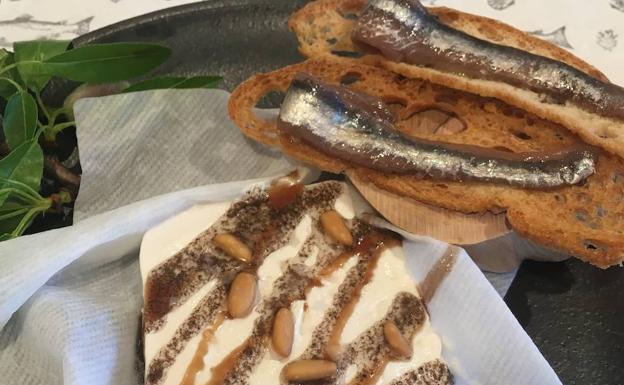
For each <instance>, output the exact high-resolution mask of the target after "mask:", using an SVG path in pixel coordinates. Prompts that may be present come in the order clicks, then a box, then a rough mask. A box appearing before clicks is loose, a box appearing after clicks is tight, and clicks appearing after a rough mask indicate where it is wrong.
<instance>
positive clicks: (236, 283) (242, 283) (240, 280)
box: [227, 273, 257, 318]
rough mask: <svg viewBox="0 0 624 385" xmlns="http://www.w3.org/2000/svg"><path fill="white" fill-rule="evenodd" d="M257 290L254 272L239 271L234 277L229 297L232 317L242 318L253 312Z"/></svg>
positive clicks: (229, 310)
mask: <svg viewBox="0 0 624 385" xmlns="http://www.w3.org/2000/svg"><path fill="white" fill-rule="evenodd" d="M256 290H257V282H256V277H255V276H253V275H252V274H249V273H239V274H238V275H237V276H236V277H235V278H234V280H233V281H232V285H230V292H229V293H228V297H227V307H228V312H229V313H230V316H231V317H232V318H242V317H245V316H247V315H248V314H249V313H251V309H252V308H253V305H254V300H255V299H256Z"/></svg>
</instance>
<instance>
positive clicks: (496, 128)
mask: <svg viewBox="0 0 624 385" xmlns="http://www.w3.org/2000/svg"><path fill="white" fill-rule="evenodd" d="M299 72H306V73H309V74H312V75H313V76H317V77H319V78H320V79H322V80H324V81H326V82H329V83H333V84H340V83H341V80H343V79H345V78H347V77H349V78H354V77H355V78H357V79H358V80H357V81H355V82H354V83H351V84H350V85H349V87H350V88H352V89H354V90H356V91H359V92H365V93H367V94H370V95H373V96H376V97H379V98H381V99H382V100H384V101H386V102H387V103H390V104H391V105H393V106H394V107H397V108H396V114H397V118H398V120H399V122H398V128H399V129H401V130H403V131H404V132H405V133H406V134H408V135H412V136H414V137H418V138H425V139H432V140H441V141H447V142H452V143H466V144H473V145H479V146H484V147H498V148H505V149H508V150H511V151H514V152H521V151H556V150H560V149H563V148H567V147H569V146H572V145H574V144H578V143H579V142H580V141H579V139H578V138H577V137H576V136H575V135H573V134H571V133H570V132H569V131H568V130H566V129H565V128H564V127H562V126H560V125H557V124H555V123H552V122H549V121H546V120H543V119H540V118H539V117H537V116H535V115H533V114H530V113H527V112H525V111H522V110H520V109H517V108H514V107H511V106H509V105H507V104H505V103H503V102H501V101H499V100H496V99H492V98H484V97H480V96H477V95H472V94H468V93H465V92H462V91H458V90H453V89H449V88H446V87H443V86H440V85H436V84H432V83H430V82H428V81H425V80H422V79H407V78H404V77H402V76H400V75H397V74H394V73H392V72H390V71H386V70H384V69H381V68H376V67H372V66H368V65H365V64H362V63H358V62H355V61H353V60H345V59H335V58H331V57H320V58H315V59H310V60H308V61H306V62H303V63H299V64H295V65H292V66H289V67H285V68H283V69H280V70H277V71H273V72H270V73H261V74H257V75H255V76H253V77H251V78H250V79H249V80H247V81H245V82H243V83H242V84H241V85H239V87H238V88H237V89H236V90H235V91H234V93H233V94H232V96H231V97H230V101H229V105H228V110H229V113H230V116H231V118H232V119H233V121H234V122H235V123H236V124H237V125H238V126H239V127H240V129H241V131H242V132H243V133H244V134H245V135H247V136H248V137H250V138H252V139H254V140H257V141H259V142H262V143H265V144H268V145H271V146H275V147H279V148H281V149H282V151H283V152H284V153H286V154H288V155H289V156H291V157H293V158H295V159H298V160H300V161H303V162H305V163H308V164H311V165H314V166H316V167H318V168H320V169H323V170H326V171H329V172H334V173H340V172H344V171H347V170H351V171H353V172H356V173H357V175H358V176H359V177H360V178H361V179H364V180H366V181H369V182H371V183H374V184H375V185H376V186H378V187H380V188H382V189H385V190H387V191H390V192H392V193H395V194H398V195H401V196H405V197H409V198H412V199H415V200H418V201H420V202H423V203H427V204H431V205H435V206H438V207H443V208H446V209H451V210H456V211H460V212H463V213H478V212H486V211H490V212H493V213H501V212H506V215H507V219H508V221H509V223H510V224H511V226H512V227H513V228H514V229H515V230H516V231H517V232H518V233H520V234H522V235H523V236H526V237H527V238H529V239H531V240H534V241H536V242H538V243H541V244H544V245H546V246H549V247H551V248H556V249H558V250H561V251H564V252H567V253H570V254H572V255H575V256H578V257H579V258H581V259H583V260H585V261H588V262H590V263H592V264H594V265H596V266H599V267H603V268H604V267H608V266H611V265H614V264H617V263H621V261H622V260H623V259H624V160H622V159H621V158H619V157H616V156H612V155H609V154H606V153H605V154H602V155H600V156H599V158H598V163H597V165H598V167H597V172H596V174H594V175H592V176H590V177H589V179H588V180H587V182H586V183H585V184H584V185H582V186H568V187H561V188H558V189H556V190H551V191H538V190H524V189H520V188H515V187H510V186H505V185H498V184H487V183H474V182H470V183H468V182H449V181H440V180H432V179H426V178H425V179H420V178H418V177H415V176H409V175H393V174H383V173H380V172H377V171H375V170H371V169H366V168H362V167H356V166H354V165H350V164H348V163H346V162H343V161H341V160H338V159H334V158H331V157H329V156H326V155H325V154H323V153H322V152H319V151H317V150H316V149H314V148H312V147H310V146H308V145H306V144H305V143H302V142H300V141H298V140H297V139H296V138H292V137H288V136H286V135H284V134H282V133H281V132H279V130H278V129H277V125H276V122H275V121H266V120H263V119H262V118H260V117H259V116H257V115H256V114H255V113H254V106H255V105H256V104H257V102H258V101H259V100H260V99H261V98H262V97H263V96H264V95H266V94H267V93H269V92H271V91H281V92H284V91H286V90H287V88H288V86H289V84H290V82H291V80H292V78H293V77H294V76H295V75H296V74H297V73H299ZM431 107H434V108H436V109H439V110H444V111H448V112H449V113H450V114H452V115H454V116H457V118H458V119H460V120H461V121H462V122H463V123H464V124H465V126H466V129H465V130H463V131H461V132H457V133H453V134H443V133H439V132H438V133H434V132H420V131H414V130H413V127H412V126H411V125H410V116H412V115H413V114H414V113H415V112H416V113H417V112H419V111H422V110H423V109H427V108H431Z"/></svg>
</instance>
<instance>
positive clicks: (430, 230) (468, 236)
mask: <svg viewBox="0 0 624 385" xmlns="http://www.w3.org/2000/svg"><path fill="white" fill-rule="evenodd" d="M347 176H348V177H349V179H350V180H351V182H352V183H353V184H354V185H355V187H356V188H357V189H358V191H360V193H361V194H362V195H363V196H364V198H366V200H367V201H368V202H369V203H370V204H371V205H372V206H373V207H374V208H375V209H376V210H377V211H379V213H380V214H381V215H383V216H384V217H385V218H386V219H387V220H388V221H389V222H391V223H392V224H394V225H395V226H397V227H399V228H401V229H403V230H405V231H408V232H410V233H413V234H418V235H426V236H430V237H432V238H436V239H439V240H441V241H445V242H448V243H453V244H457V245H474V244H477V243H481V242H484V241H487V240H490V239H493V238H498V237H500V236H502V235H505V234H507V233H509V232H511V229H510V228H509V227H508V226H507V223H506V221H505V214H496V215H495V214H490V213H486V214H463V213H460V212H457V211H453V210H447V209H443V208H439V207H434V206H430V205H427V204H425V203H421V202H418V201H416V200H413V199H410V198H406V197H401V196H398V195H395V194H392V193H390V192H388V191H385V190H382V189H380V188H378V187H376V186H375V185H373V184H372V183H367V182H363V181H362V180H360V179H359V178H358V177H357V175H355V173H353V172H347Z"/></svg>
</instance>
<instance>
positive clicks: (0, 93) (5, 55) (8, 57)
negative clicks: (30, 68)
mask: <svg viewBox="0 0 624 385" xmlns="http://www.w3.org/2000/svg"><path fill="white" fill-rule="evenodd" d="M14 63H15V60H14V55H13V53H12V52H9V51H7V50H5V49H0V70H2V68H4V67H7V66H9V65H11V64H14ZM0 77H2V78H8V79H11V80H13V81H14V82H16V83H17V84H24V82H23V81H22V78H21V77H20V75H19V73H18V72H17V68H13V69H10V70H8V71H6V72H3V73H2V74H0ZM16 92H17V89H16V88H15V86H14V85H13V84H11V83H10V82H8V81H6V80H4V79H0V97H2V98H4V99H8V98H10V97H11V95H13V94H14V93H16Z"/></svg>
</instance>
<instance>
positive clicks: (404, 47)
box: [352, 0, 624, 119]
mask: <svg viewBox="0 0 624 385" xmlns="http://www.w3.org/2000/svg"><path fill="white" fill-rule="evenodd" d="M352 39H353V41H354V42H355V43H356V44H358V45H360V46H362V47H363V48H365V49H372V50H374V51H376V52H380V53H381V54H382V55H383V56H385V57H386V58H387V59H389V60H392V61H396V62H404V63H408V64H412V65H416V66H421V67H428V68H433V69H435V70H439V71H443V72H448V73H453V74H455V75H460V76H466V77H469V78H473V79H480V80H489V81H498V82H504V83H507V84H511V85H513V86H515V87H518V88H522V89H526V90H530V91H533V92H535V93H538V94H539V95H540V96H541V97H542V98H543V99H544V100H546V101H548V102H549V103H556V104H565V103H566V102H568V101H569V102H570V103H572V104H574V105H576V106H577V107H579V108H581V109H584V110H586V111H589V112H592V113H596V114H598V115H602V116H606V117H611V118H617V119H624V102H623V101H624V88H622V87H619V86H617V85H614V84H611V83H606V82H603V81H600V80H598V79H596V78H593V77H591V76H589V75H587V74H585V73H584V72H582V71H580V70H578V69H576V68H574V67H572V66H569V65H567V64H565V63H562V62H560V61H557V60H553V59H550V58H547V57H543V56H539V55H534V54H531V53H529V52H526V51H523V50H520V49H517V48H513V47H509V46H504V45H500V44H495V43H492V42H489V41H486V40H482V39H479V38H476V37H474V36H471V35H468V34H466V33H464V32H462V31H459V30H456V29H454V28H452V27H450V26H448V25H446V24H444V23H442V22H440V21H439V20H438V19H437V18H435V17H433V16H432V15H430V14H429V13H428V12H427V9H426V8H425V7H424V6H422V4H421V3H420V2H419V1H418V0H372V1H371V2H370V3H369V5H368V7H367V8H366V9H365V10H364V12H363V13H362V15H361V16H360V18H359V19H358V21H357V23H356V25H355V27H354V30H353V33H352Z"/></svg>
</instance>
